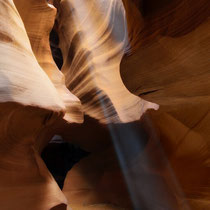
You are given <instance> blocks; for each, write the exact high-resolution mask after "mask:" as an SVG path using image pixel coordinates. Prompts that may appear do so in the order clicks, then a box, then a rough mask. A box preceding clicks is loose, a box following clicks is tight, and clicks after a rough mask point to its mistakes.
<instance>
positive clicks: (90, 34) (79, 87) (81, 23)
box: [55, 0, 158, 123]
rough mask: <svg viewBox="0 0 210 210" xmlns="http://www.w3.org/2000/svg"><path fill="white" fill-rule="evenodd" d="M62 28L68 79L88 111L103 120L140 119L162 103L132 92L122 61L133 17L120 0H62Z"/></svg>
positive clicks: (61, 39)
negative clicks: (124, 78)
mask: <svg viewBox="0 0 210 210" xmlns="http://www.w3.org/2000/svg"><path fill="white" fill-rule="evenodd" d="M56 2H57V3H55V5H56V7H57V8H58V14H59V15H58V18H57V31H58V34H59V38H60V48H61V50H62V53H63V58H64V64H63V67H62V69H61V71H62V72H63V73H64V75H65V76H66V85H67V87H68V88H69V89H70V91H72V93H74V94H75V95H76V96H77V97H78V98H79V99H80V100H81V103H82V106H83V110H84V112H85V113H86V114H88V115H90V116H91V117H93V118H96V119H98V120H99V121H100V122H102V123H113V122H115V123H116V122H118V123H119V122H131V121H134V120H138V119H139V118H140V116H141V115H142V113H144V111H145V110H147V109H148V108H155V109H157V108H158V106H157V105H155V104H152V103H149V102H146V101H144V100H141V99H139V98H138V97H136V96H134V95H132V94H131V93H129V91H128V90H127V89H126V88H125V86H124V85H123V83H122V81H121V77H120V74H119V64H120V61H121V58H122V56H123V54H124V53H125V52H126V49H128V48H129V42H128V37H127V36H128V34H127V22H126V16H125V11H124V7H123V4H122V2H121V1H120V0H111V1H96V0H93V1H88V2H87V1H83V0H81V1H71V0H62V1H56Z"/></svg>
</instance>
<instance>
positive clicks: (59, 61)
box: [50, 29, 63, 69]
mask: <svg viewBox="0 0 210 210" xmlns="http://www.w3.org/2000/svg"><path fill="white" fill-rule="evenodd" d="M50 48H51V51H52V56H53V59H54V61H55V63H56V65H57V66H58V68H59V69H61V68H62V65H63V56H62V52H61V49H60V48H59V38H58V34H57V33H56V31H55V30H54V29H53V30H52V31H51V33H50Z"/></svg>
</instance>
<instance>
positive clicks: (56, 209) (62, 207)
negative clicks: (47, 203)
mask: <svg viewBox="0 0 210 210" xmlns="http://www.w3.org/2000/svg"><path fill="white" fill-rule="evenodd" d="M66 209H67V206H66V204H59V205H57V206H55V207H53V208H51V209H50V210H66Z"/></svg>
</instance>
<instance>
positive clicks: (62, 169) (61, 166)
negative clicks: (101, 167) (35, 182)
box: [41, 140, 89, 189]
mask: <svg viewBox="0 0 210 210" xmlns="http://www.w3.org/2000/svg"><path fill="white" fill-rule="evenodd" d="M88 154H89V153H88V152H86V151H84V150H82V149H80V148H79V147H77V146H75V145H73V144H70V143H68V142H64V141H62V140H55V141H51V142H50V143H49V144H48V145H47V146H46V147H45V148H44V150H43V152H42V154H41V157H42V159H43V160H44V162H45V164H46V166H47V168H48V169H49V171H50V172H51V174H52V175H53V177H54V179H55V180H56V182H57V183H58V185H59V187H60V188H61V189H62V188H63V184H64V180H65V178H66V175H67V173H68V171H69V170H70V169H71V168H72V167H73V166H74V164H76V163H77V162H79V161H80V159H82V158H84V157H86V156H87V155H88Z"/></svg>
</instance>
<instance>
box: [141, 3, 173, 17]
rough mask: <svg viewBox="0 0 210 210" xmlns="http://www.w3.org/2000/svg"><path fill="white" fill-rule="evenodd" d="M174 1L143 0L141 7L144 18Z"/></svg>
mask: <svg viewBox="0 0 210 210" xmlns="http://www.w3.org/2000/svg"><path fill="white" fill-rule="evenodd" d="M173 1H174V0H159V1H157V0H142V1H141V5H140V6H141V12H142V14H143V16H148V15H152V14H154V13H156V12H158V11H159V10H161V9H162V8H164V7H166V5H168V4H169V3H172V2H173Z"/></svg>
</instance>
